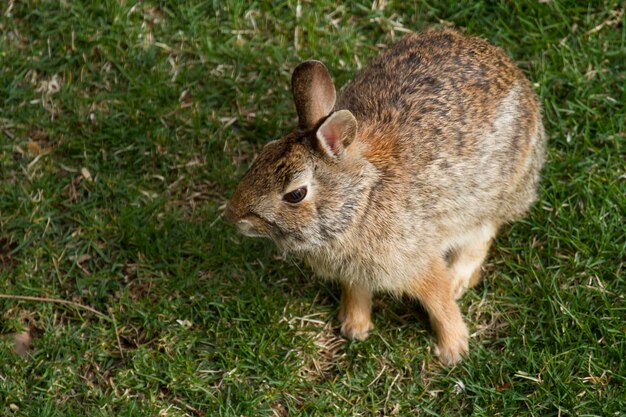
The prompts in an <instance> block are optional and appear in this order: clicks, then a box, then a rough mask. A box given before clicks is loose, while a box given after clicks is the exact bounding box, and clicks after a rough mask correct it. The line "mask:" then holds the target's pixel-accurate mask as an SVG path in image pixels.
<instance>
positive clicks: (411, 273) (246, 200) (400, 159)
mask: <svg viewBox="0 0 626 417" xmlns="http://www.w3.org/2000/svg"><path fill="white" fill-rule="evenodd" d="M291 82H292V93H293V98H294V101H295V107H296V112H297V115H298V125H297V127H296V128H295V129H294V130H293V131H292V132H291V133H288V134H287V135H286V136H284V137H283V138H282V139H280V140H275V141H271V142H269V143H267V144H266V145H265V146H264V148H263V149H262V150H261V151H260V153H259V155H258V157H257V158H256V160H255V161H254V162H253V164H252V166H251V167H250V169H249V170H248V171H247V173H246V174H245V175H244V176H243V178H242V179H241V182H240V183H239V185H238V186H237V188H236V190H235V191H234V193H233V195H232V198H231V199H230V201H229V202H228V204H227V207H226V216H227V218H228V219H229V220H230V221H232V222H233V223H234V224H235V225H236V227H237V229H238V231H239V232H240V233H242V234H243V235H247V236H257V237H266V238H271V239H272V240H273V241H274V242H275V243H276V245H277V246H278V247H279V248H280V249H281V250H284V251H287V252H290V253H293V254H294V255H296V257H299V258H301V259H303V260H304V261H305V262H306V263H307V264H308V265H309V266H310V268H311V269H312V270H313V272H314V273H315V274H316V275H318V276H320V277H322V278H324V279H330V280H336V281H338V282H339V284H340V287H341V291H342V293H341V301H340V307H339V315H338V316H339V320H340V322H341V330H340V331H341V334H342V335H343V336H345V337H347V338H351V339H357V340H363V339H365V338H366V337H367V336H368V333H369V332H370V330H371V329H372V328H373V325H372V320H371V309H372V296H373V294H375V293H379V292H386V293H390V294H393V295H396V296H403V295H404V296H408V297H410V298H412V299H414V300H417V301H418V302H419V303H421V305H422V306H423V307H424V308H425V310H426V312H427V313H428V316H429V320H430V322H431V325H432V329H433V330H434V333H435V335H436V339H437V340H436V346H435V353H436V354H437V355H438V356H439V360H440V361H441V362H442V363H443V364H444V365H453V364H455V363H457V362H458V361H460V360H461V359H462V357H463V356H465V355H466V354H467V352H468V330H467V326H466V324H465V322H464V321H463V318H462V316H461V311H460V309H459V306H458V304H457V302H456V300H457V299H458V298H459V297H461V295H462V294H463V293H464V292H465V290H466V289H468V288H470V287H473V286H475V285H476V284H477V283H478V282H479V280H480V278H481V265H482V263H483V261H484V259H485V257H486V255H487V252H488V250H489V247H490V245H491V242H492V240H493V239H494V236H495V235H496V233H497V231H498V229H499V228H500V226H501V225H503V224H505V223H508V222H511V221H513V220H515V219H518V218H520V217H521V216H523V215H524V214H525V213H526V212H527V211H528V210H529V208H530V206H531V205H532V204H533V203H534V202H535V201H536V199H537V186H538V181H539V176H540V170H541V168H542V165H543V163H544V153H545V141H546V135H545V131H544V127H543V124H542V116H541V107H540V103H539V100H538V98H537V95H536V94H535V93H534V91H533V88H532V86H531V84H530V83H529V81H528V80H527V78H526V77H525V76H524V74H523V73H522V72H521V71H520V70H519V69H518V68H517V67H516V66H515V65H514V64H513V62H512V61H511V60H510V59H509V58H508V57H507V55H506V54H505V53H504V52H503V51H502V50H501V49H500V48H498V47H495V46H493V45H491V44H490V43H488V42H487V41H485V40H483V39H481V38H479V37H474V36H468V35H464V34H461V33H459V32H456V31H453V30H450V29H444V30H429V31H425V32H422V33H420V34H410V35H407V36H405V37H403V38H402V39H401V40H399V41H398V42H397V43H396V44H395V45H393V46H391V47H390V48H389V49H388V50H387V51H386V52H384V53H383V54H381V55H379V56H378V57H377V58H375V59H374V60H373V61H372V62H371V64H370V65H369V66H367V67H366V68H364V69H363V70H362V71H361V72H360V73H358V74H357V75H356V77H355V78H354V79H353V80H352V81H350V82H348V83H347V85H345V86H344V87H343V89H341V90H340V92H339V94H338V96H337V94H336V90H335V86H334V84H333V81H332V79H331V76H330V74H329V72H328V70H327V69H326V67H325V66H324V64H322V63H321V62H319V61H315V60H311V61H306V62H303V63H301V64H300V65H298V66H297V67H296V68H295V70H294V72H293V75H292V80H291Z"/></svg>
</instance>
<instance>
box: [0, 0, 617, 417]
mask: <svg viewBox="0 0 626 417" xmlns="http://www.w3.org/2000/svg"><path fill="white" fill-rule="evenodd" d="M625 19H626V15H625V13H624V5H623V3H621V2H618V1H610V0H601V1H595V2H588V3H587V4H584V3H583V2H574V1H569V2H568V1H563V2H561V1H545V2H543V1H539V2H538V1H520V2H487V1H475V2H453V1H441V2H432V3H427V2H424V1H414V2H389V3H387V2H384V1H378V2H373V3H372V2H371V1H368V2H352V3H345V4H339V5H338V4H337V2H332V1H328V0H324V1H317V2H300V1H295V0H291V1H286V2H269V1H268V2H266V1H258V2H243V1H234V0H233V1H229V2H207V1H191V0H181V1H178V2H165V1H161V2H156V1H144V2H141V3H139V2H135V1H131V0H126V1H103V0H94V1H64V0H61V1H57V0H39V1H35V0H30V1H19V2H18V1H8V2H4V3H3V5H2V6H0V33H1V34H2V36H0V293H3V294H9V295H19V296H25V297H40V298H46V299H60V300H65V301H68V302H70V303H71V304H59V303H55V302H48V301H25V300H20V299H15V298H13V299H0V311H1V312H2V313H1V316H0V334H1V336H0V409H1V410H3V411H2V412H1V413H0V414H2V415H7V416H12V415H14V416H74V415H76V416H78V415H81V416H82V415H85V416H144V415H145V416H148V415H151V416H152V415H160V416H280V417H282V416H287V415H303V416H314V415H315V416H322V415H324V416H327V415H334V416H357V415H363V416H365V415H379V416H383V415H384V416H393V415H398V416H405V415H420V416H426V415H441V416H451V415H477V416H480V415H484V416H496V415H501V416H512V415H515V416H523V415H531V416H568V415H581V416H582V415H587V416H624V415H626V387H625V382H626V361H625V360H624V358H626V337H625V333H626V321H625V320H624V319H625V317H626V301H625V300H624V293H626V283H625V278H624V277H625V268H624V262H625V260H626V256H625V253H626V238H625V226H624V224H625V218H626V197H625V196H626V163H625V160H626V128H625V123H626V109H625V106H624V103H626V89H625V85H626V26H625V25H624V21H625ZM433 25H451V26H454V27H457V28H464V29H465V30H466V31H467V32H470V33H474V34H478V35H480V36H483V37H485V38H487V39H489V40H491V41H492V42H494V43H495V44H497V45H500V46H501V47H503V48H504V49H506V50H507V52H508V53H509V54H510V55H511V56H512V57H513V58H514V59H515V60H516V62H518V63H519V65H520V66H521V67H522V68H523V70H524V71H525V72H526V73H527V74H528V76H529V77H530V78H531V79H532V80H533V82H534V83H535V85H536V89H537V91H538V93H539V94H540V96H541V98H542V100H543V105H544V110H545V123H546V127H547V130H548V132H549V137H550V143H549V155H548V163H547V165H546V168H545V170H544V180H543V182H542V186H541V197H540V201H539V202H538V204H537V205H536V206H535V208H534V210H533V211H532V213H531V214H530V216H529V217H528V218H527V219H525V220H523V221H520V222H517V223H515V224H514V225H512V226H511V227H509V228H507V230H505V231H504V233H502V234H501V235H500V237H499V238H498V240H497V242H496V245H495V247H494V249H493V250H492V253H491V254H490V257H489V260H488V264H487V267H488V274H487V276H486V278H485V280H484V283H483V284H482V285H481V286H479V287H478V288H477V289H476V290H473V291H470V292H469V293H468V294H467V295H465V296H464V298H463V299H462V301H461V305H462V310H463V312H464V314H465V316H466V317H467V320H468V323H469V326H470V332H471V333H473V337H472V339H471V343H470V345H471V348H470V349H471V353H470V355H469V357H468V358H467V359H466V360H465V361H463V362H462V363H461V364H459V365H458V366H456V367H454V368H444V367H442V366H440V365H439V363H438V362H437V360H436V357H434V355H433V350H432V346H433V341H432V336H431V333H430V331H429V329H428V324H427V320H426V317H425V315H424V313H423V312H422V311H421V310H420V309H419V307H417V306H415V305H414V304H413V303H410V302H408V301H406V300H405V301H402V300H394V299H392V298H388V297H380V298H379V299H378V300H377V302H376V305H375V310H376V311H375V316H374V321H375V324H376V330H375V331H374V332H373V334H372V335H371V337H370V338H369V339H368V340H367V341H365V342H361V343H353V342H346V341H344V340H343V339H341V338H340V337H338V331H337V325H338V323H337V320H336V317H335V313H336V309H337V304H338V299H337V297H338V290H337V288H336V287H334V286H332V285H329V284H323V283H321V282H319V281H316V280H315V279H312V277H311V273H310V271H308V270H307V269H305V268H304V267H303V266H301V265H300V264H299V263H297V262H294V261H292V260H287V261H285V260H283V259H280V257H279V256H278V255H279V254H278V252H277V251H275V250H274V249H273V248H272V247H271V245H268V244H267V242H262V241H256V240H252V239H246V238H242V237H240V236H238V235H236V233H235V231H234V229H233V228H232V227H231V226H230V225H228V224H227V223H226V222H225V220H224V219H223V217H222V210H223V206H224V203H225V202H226V200H227V199H228V196H229V195H230V193H231V192H232V190H233V189H234V186H235V185H236V182H237V179H238V178H239V177H240V176H241V175H242V174H243V172H244V171H245V169H246V167H247V166H248V165H249V164H250V162H251V160H252V159H253V157H254V155H255V153H256V152H257V151H258V149H259V148H260V147H261V146H262V145H263V144H264V143H265V142H266V141H268V140H270V139H274V138H277V137H279V136H280V135H281V134H282V133H283V132H285V131H287V130H288V129H290V128H291V127H292V126H293V125H294V121H295V112H294V109H293V105H292V103H291V98H290V94H289V90H288V87H289V77H290V72H291V70H292V69H293V68H294V66H295V65H296V64H297V63H298V62H299V61H301V60H304V59H308V58H311V57H315V58H317V59H321V60H323V61H324V62H326V63H327V65H328V67H329V68H330V69H331V72H332V74H333V76H334V77H335V80H336V82H337V84H338V85H342V84H343V83H345V82H346V80H348V79H350V77H352V76H353V75H354V73H355V72H356V71H357V70H358V68H359V67H362V66H363V65H365V64H366V63H367V62H368V61H369V60H370V59H371V58H372V57H373V56H375V55H376V54H377V53H378V51H379V50H380V49H381V48H383V47H384V45H389V44H390V43H392V42H393V41H394V39H397V38H399V37H400V36H402V34H403V33H404V32H405V31H407V30H409V29H410V30H421V29H423V28H425V27H429V26H433ZM79 305H84V306H88V307H91V308H93V309H96V310H97V311H99V312H100V313H101V314H94V313H92V312H90V311H88V310H86V309H84V308H82V307H80V306H79ZM15 335H22V336H21V337H23V338H26V339H30V346H28V343H26V345H25V346H23V347H24V350H25V353H22V354H18V353H17V352H16V351H15V350H14V336H15ZM27 342H28V340H27Z"/></svg>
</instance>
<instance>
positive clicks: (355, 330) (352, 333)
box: [341, 317, 374, 340]
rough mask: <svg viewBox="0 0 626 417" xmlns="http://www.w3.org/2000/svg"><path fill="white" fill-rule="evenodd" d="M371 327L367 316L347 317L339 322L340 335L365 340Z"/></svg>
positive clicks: (372, 326)
mask: <svg viewBox="0 0 626 417" xmlns="http://www.w3.org/2000/svg"><path fill="white" fill-rule="evenodd" d="M373 328H374V325H373V324H372V321H371V320H370V319H369V317H347V318H345V319H344V320H343V321H342V323H341V335H342V336H343V337H345V338H346V339H356V340H365V339H366V338H367V335H368V334H369V331H370V330H372V329H373Z"/></svg>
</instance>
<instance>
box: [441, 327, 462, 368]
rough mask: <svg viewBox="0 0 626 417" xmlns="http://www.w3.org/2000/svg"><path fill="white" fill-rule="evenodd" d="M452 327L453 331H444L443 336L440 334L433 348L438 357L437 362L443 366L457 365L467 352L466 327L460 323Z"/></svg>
mask: <svg viewBox="0 0 626 417" xmlns="http://www.w3.org/2000/svg"><path fill="white" fill-rule="evenodd" d="M448 327H451V326H448ZM454 327H455V328H453V329H446V330H445V334H444V332H442V334H440V335H439V341H438V342H437V345H436V346H435V354H436V355H438V356H439V360H440V361H441V362H442V363H443V364H444V365H454V364H456V363H458V362H459V361H460V360H461V359H462V358H463V356H465V355H466V354H467V352H468V350H469V344H468V338H469V334H468V331H467V326H465V323H463V322H461V323H460V324H457V325H456V326H454Z"/></svg>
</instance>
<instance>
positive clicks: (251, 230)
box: [235, 219, 269, 237]
mask: <svg viewBox="0 0 626 417" xmlns="http://www.w3.org/2000/svg"><path fill="white" fill-rule="evenodd" d="M235 226H237V231H238V232H239V233H241V234H242V235H244V236H248V237H269V235H268V233H267V232H265V231H264V230H262V228H260V227H258V225H256V224H255V222H253V221H251V220H249V219H242V220H239V221H238V222H237V223H235Z"/></svg>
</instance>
